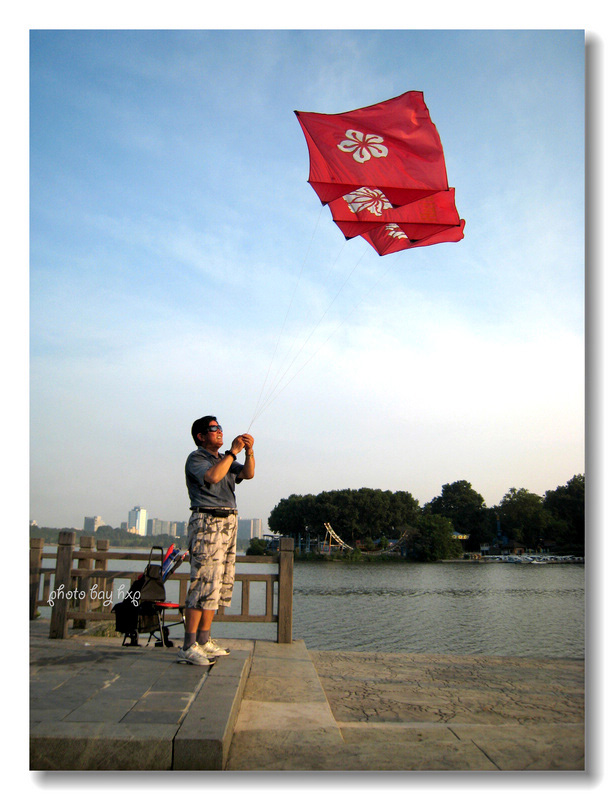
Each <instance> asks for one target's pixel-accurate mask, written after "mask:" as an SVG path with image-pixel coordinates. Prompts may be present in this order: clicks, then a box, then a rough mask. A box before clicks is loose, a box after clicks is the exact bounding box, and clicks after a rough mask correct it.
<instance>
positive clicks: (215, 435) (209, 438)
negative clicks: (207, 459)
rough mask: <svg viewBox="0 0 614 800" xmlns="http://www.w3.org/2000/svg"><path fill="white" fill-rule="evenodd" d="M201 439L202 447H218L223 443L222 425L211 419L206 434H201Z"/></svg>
mask: <svg viewBox="0 0 614 800" xmlns="http://www.w3.org/2000/svg"><path fill="white" fill-rule="evenodd" d="M201 441H202V444H203V446H204V447H207V448H211V449H214V450H215V449H219V448H220V447H221V446H222V445H223V444H224V434H223V433H222V426H221V425H220V424H219V422H218V421H217V420H215V419H213V420H211V422H210V423H209V427H208V429H207V433H206V434H201Z"/></svg>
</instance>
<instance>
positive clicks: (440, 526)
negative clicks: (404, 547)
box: [407, 513, 463, 561]
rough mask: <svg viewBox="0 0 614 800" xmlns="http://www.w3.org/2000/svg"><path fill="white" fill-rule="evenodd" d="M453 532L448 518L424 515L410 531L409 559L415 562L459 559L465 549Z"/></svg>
mask: <svg viewBox="0 0 614 800" xmlns="http://www.w3.org/2000/svg"><path fill="white" fill-rule="evenodd" d="M453 532H454V528H453V526H452V523H451V522H450V520H449V519H447V518H446V517H442V516H440V515H439V514H431V513H426V514H423V515H422V516H421V517H419V518H418V520H417V524H416V525H415V526H414V527H412V528H410V529H409V537H408V539H409V549H408V552H407V557H408V558H409V559H411V560H414V561H441V560H442V559H445V558H458V557H459V556H461V555H462V553H463V549H462V547H461V544H460V542H458V541H457V540H456V539H454V538H453V537H452V533H453Z"/></svg>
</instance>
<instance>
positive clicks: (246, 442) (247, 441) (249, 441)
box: [239, 433, 254, 450]
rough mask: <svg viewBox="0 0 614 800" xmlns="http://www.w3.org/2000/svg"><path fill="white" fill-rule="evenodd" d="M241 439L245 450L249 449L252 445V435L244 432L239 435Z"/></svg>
mask: <svg viewBox="0 0 614 800" xmlns="http://www.w3.org/2000/svg"><path fill="white" fill-rule="evenodd" d="M239 438H240V439H242V440H243V446H244V447H245V449H246V450H251V449H252V448H253V446H254V437H253V436H250V435H249V433H244V434H243V436H240V437H239Z"/></svg>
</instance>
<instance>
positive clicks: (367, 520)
mask: <svg viewBox="0 0 614 800" xmlns="http://www.w3.org/2000/svg"><path fill="white" fill-rule="evenodd" d="M584 483H585V480H584V475H574V476H573V478H571V479H570V480H569V481H568V482H567V483H566V484H565V485H564V486H559V487H557V488H556V489H553V490H550V491H547V492H546V493H545V494H544V496H543V497H542V496H540V495H538V494H535V493H533V492H529V491H527V490H526V489H516V488H511V489H510V490H509V491H508V492H507V493H506V494H505V496H504V497H503V499H502V500H501V502H500V503H499V504H498V505H496V506H492V507H487V506H486V503H485V501H484V498H483V497H482V495H480V494H479V493H478V492H477V491H476V490H475V489H473V488H472V486H471V484H470V483H469V481H465V480H459V481H456V482H454V483H447V484H445V485H444V486H442V490H441V494H440V495H438V496H437V497H434V498H433V499H432V500H430V501H429V502H428V503H425V504H424V505H423V506H420V504H419V503H418V501H417V500H416V499H415V498H414V497H413V496H412V495H411V493H410V492H405V491H398V492H392V491H387V490H381V489H366V488H363V489H342V490H335V491H327V492H321V493H320V494H317V495H313V494H307V495H297V494H292V495H290V496H289V497H287V498H285V499H283V500H280V502H279V503H278V504H277V505H276V506H275V508H274V509H273V511H272V512H271V514H270V516H269V520H268V524H269V528H270V530H271V531H273V532H274V533H278V534H280V535H283V536H292V537H294V540H295V542H296V545H297V547H301V549H303V548H306V549H314V547H315V549H317V548H318V547H319V546H320V545H321V543H323V541H324V538H325V529H324V523H325V522H328V523H330V524H331V525H332V527H333V530H334V531H335V532H336V533H337V534H338V535H339V536H340V537H341V539H342V540H343V541H344V542H345V543H346V544H348V545H350V546H351V547H356V546H357V545H358V543H359V542H360V543H364V542H366V541H373V542H377V541H379V542H380V543H381V541H382V538H383V539H384V541H385V542H386V543H387V542H388V541H390V540H398V539H400V538H401V537H402V536H403V537H404V541H405V542H406V544H407V547H406V551H407V555H408V556H409V557H411V558H415V559H417V560H421V561H432V560H439V559H442V558H453V557H456V556H460V555H462V554H463V552H464V551H470V552H477V551H479V549H480V546H481V545H482V544H489V545H491V546H496V545H497V544H499V545H503V546H516V547H523V548H525V549H527V550H540V549H548V550H549V551H550V552H552V553H565V554H569V555H584ZM455 532H456V533H460V534H463V535H465V536H467V537H468V538H466V539H463V540H459V539H457V538H455V537H454V536H453V534H454V533H455ZM461 542H462V544H461Z"/></svg>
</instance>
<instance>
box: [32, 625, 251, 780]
mask: <svg viewBox="0 0 614 800" xmlns="http://www.w3.org/2000/svg"><path fill="white" fill-rule="evenodd" d="M48 634H49V622H48V621H46V622H45V621H43V620H36V621H34V622H31V623H30V768H31V769H34V770H170V769H181V770H192V769H223V766H224V763H225V760H226V757H227V753H228V747H229V746H230V740H231V737H232V730H233V725H234V721H235V719H236V716H237V713H238V710H239V705H240V702H241V697H242V694H243V689H244V687H245V680H246V678H247V674H248V671H249V665H250V661H251V655H252V650H253V642H251V641H239V640H227V641H228V642H229V643H231V645H232V652H231V654H230V655H228V656H224V657H223V658H220V659H218V663H216V664H215V665H214V666H213V667H195V666H192V665H189V664H185V663H178V662H177V661H176V656H175V651H176V648H158V647H154V646H153V645H149V646H141V647H122V644H121V643H122V639H121V638H115V637H114V638H103V637H97V636H87V635H83V634H79V635H75V636H71V637H70V638H68V639H49V638H47V637H48ZM140 640H141V643H142V645H144V644H145V642H146V641H147V636H141V637H140Z"/></svg>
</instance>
